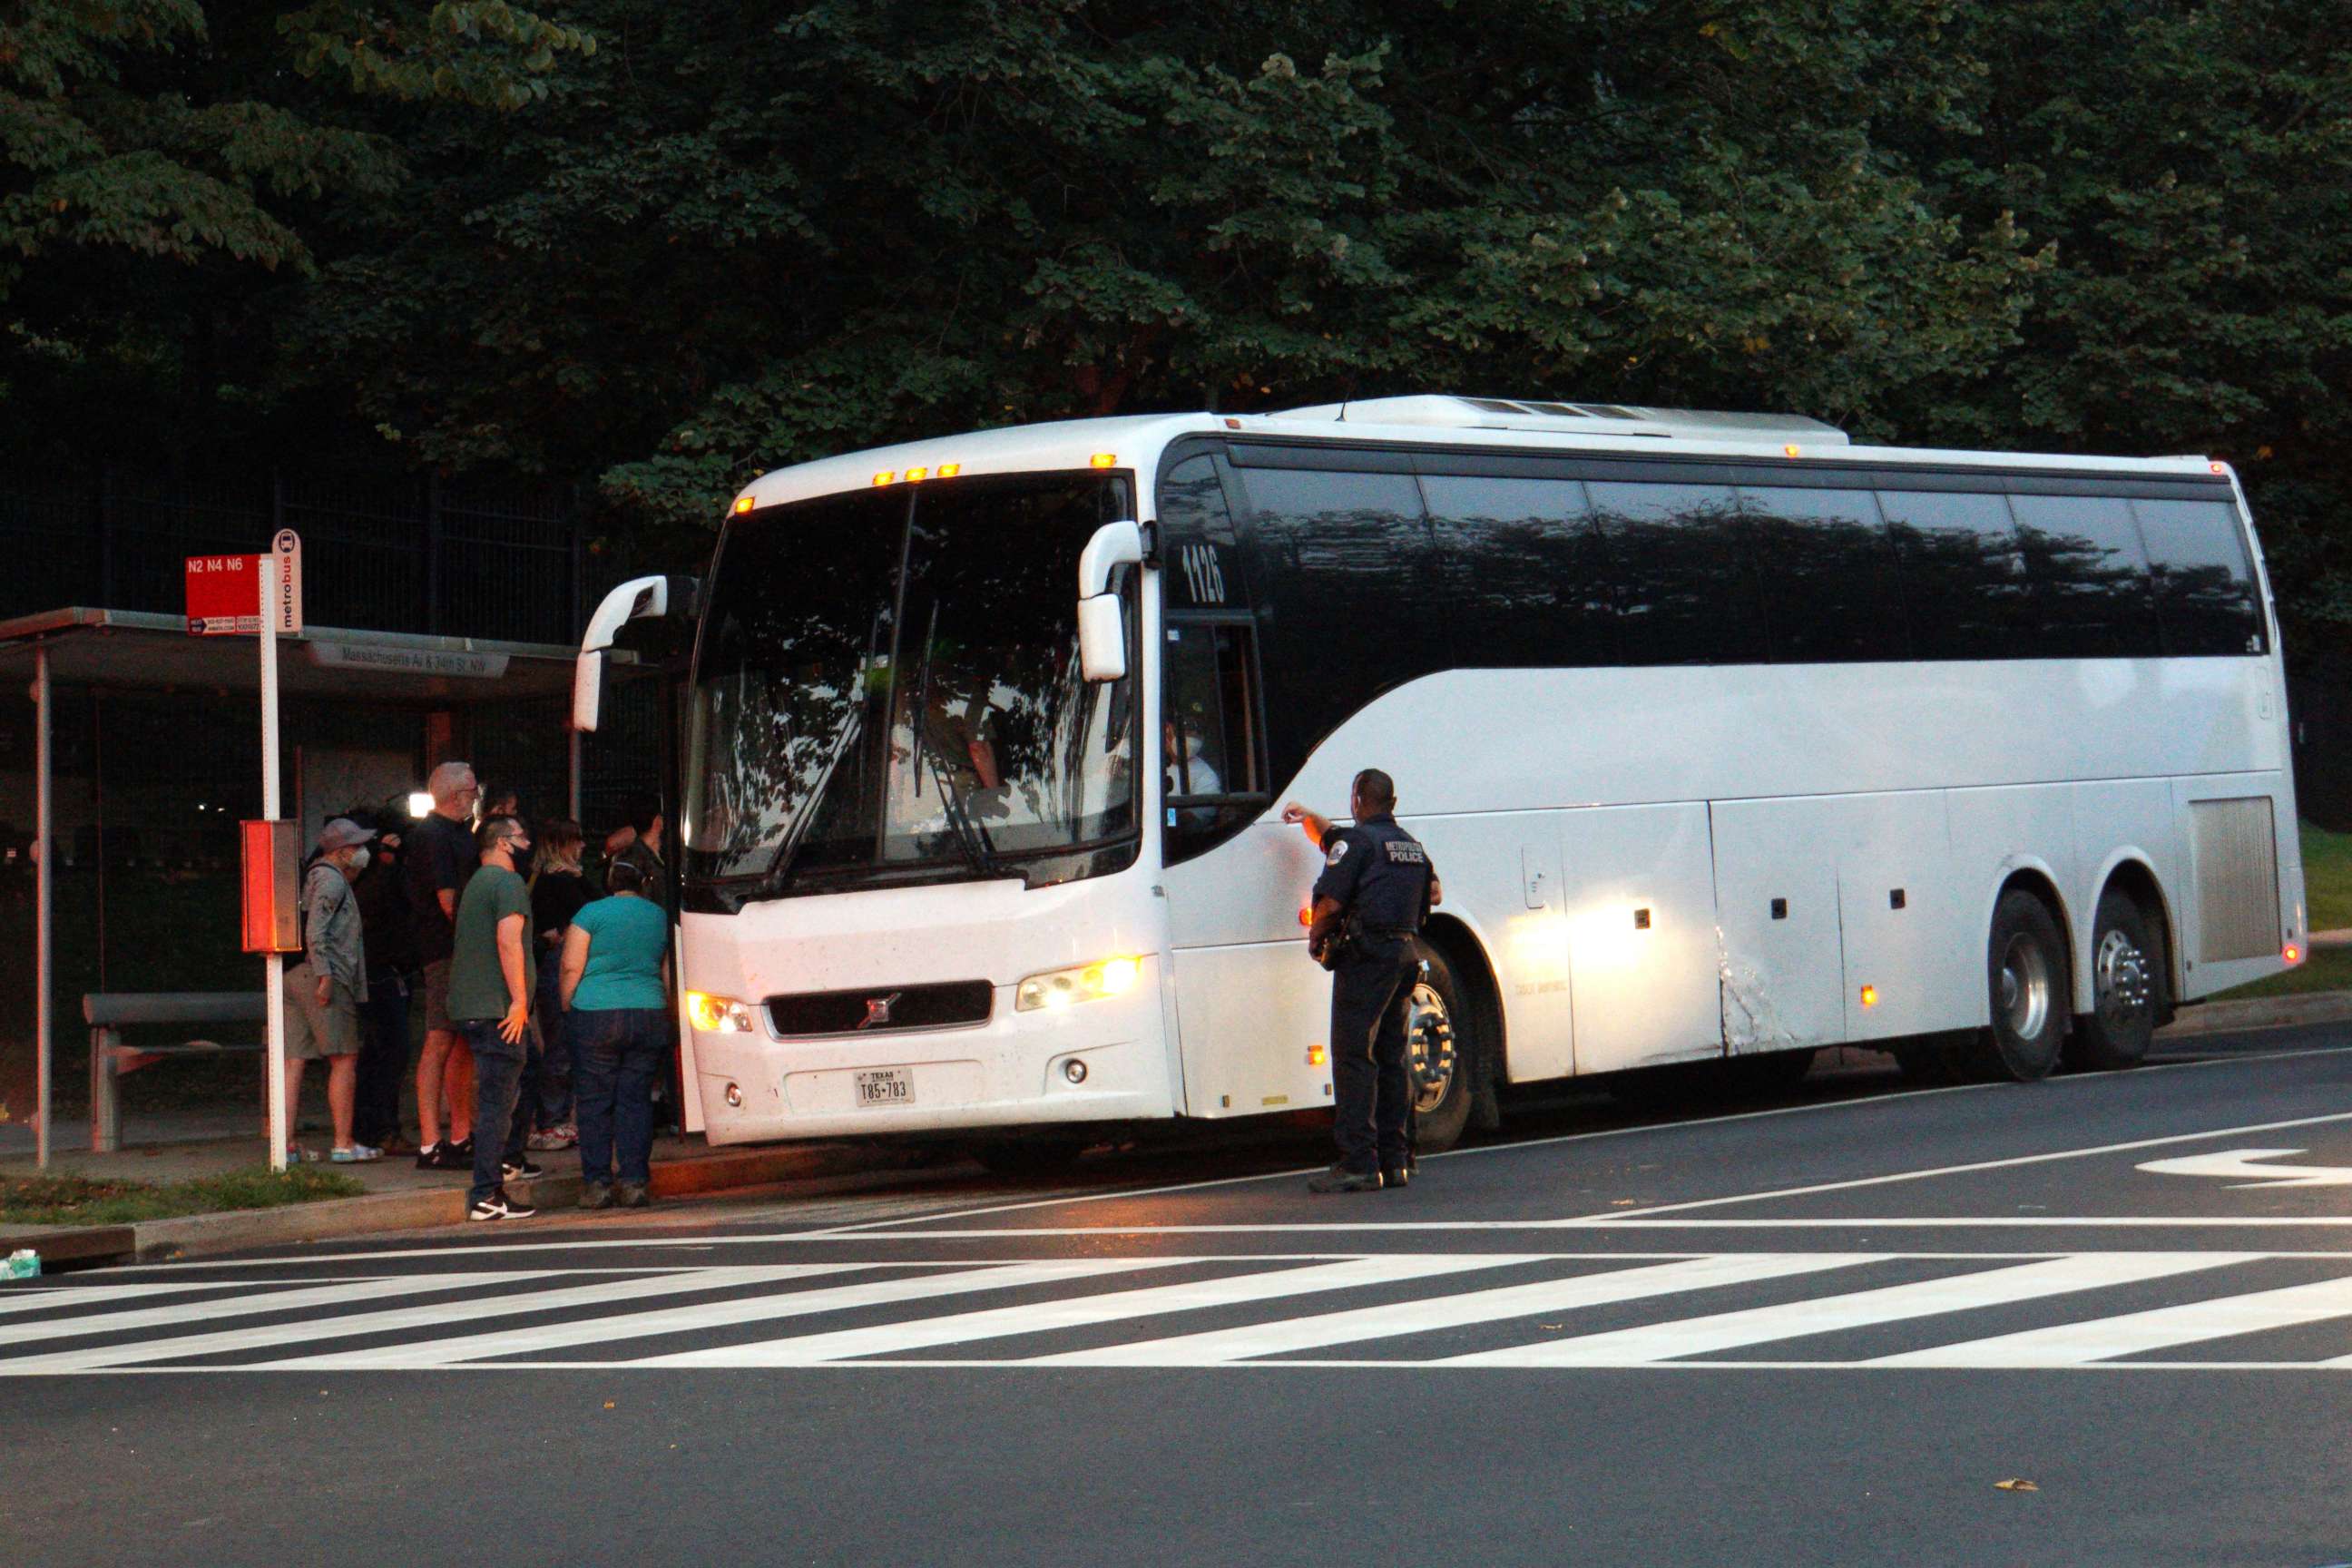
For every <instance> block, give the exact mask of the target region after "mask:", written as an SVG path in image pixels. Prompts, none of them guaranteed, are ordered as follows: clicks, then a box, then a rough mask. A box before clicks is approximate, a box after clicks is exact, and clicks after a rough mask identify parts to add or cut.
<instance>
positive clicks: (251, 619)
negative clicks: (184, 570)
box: [187, 555, 261, 637]
mask: <svg viewBox="0 0 2352 1568" xmlns="http://www.w3.org/2000/svg"><path fill="white" fill-rule="evenodd" d="M187 561H188V635H189V636H191V637H234V636H236V635H237V634H239V633H242V634H244V635H245V636H247V637H258V636H259V635H260V633H261V557H260V556H258V555H191V556H189V557H188V558H187Z"/></svg>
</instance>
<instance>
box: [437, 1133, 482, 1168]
mask: <svg viewBox="0 0 2352 1568" xmlns="http://www.w3.org/2000/svg"><path fill="white" fill-rule="evenodd" d="M441 1147H442V1148H443V1149H444V1150H446V1151H447V1152H449V1153H451V1154H453V1155H455V1156H456V1157H457V1163H458V1164H460V1165H471V1164H472V1163H474V1141H473V1140H472V1139H471V1138H467V1139H463V1140H460V1141H459V1142H455V1143H452V1142H449V1141H448V1140H447V1139H446V1138H445V1139H443V1140H442V1141H441Z"/></svg>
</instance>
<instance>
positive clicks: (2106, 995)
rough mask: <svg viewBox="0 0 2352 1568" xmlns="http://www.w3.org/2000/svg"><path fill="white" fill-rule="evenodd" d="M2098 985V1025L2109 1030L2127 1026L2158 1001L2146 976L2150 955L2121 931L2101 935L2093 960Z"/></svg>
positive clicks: (2106, 932) (2111, 931) (2153, 988)
mask: <svg viewBox="0 0 2352 1568" xmlns="http://www.w3.org/2000/svg"><path fill="white" fill-rule="evenodd" d="M2092 963H2093V964H2094V966H2095V967H2094V969H2093V973H2094V975H2095V980H2096V984H2097V1005H2098V1009H2099V1022H2100V1023H2101V1024H2103V1025H2105V1026H2108V1027H2109V1028H2110V1029H2113V1028H2116V1027H2118V1026H2124V1025H2127V1024H2129V1023H2131V1022H2132V1021H2133V1020H2134V1019H2135V1018H2137V1017H2138V1016H2140V1015H2141V1014H2142V1013H2144V1012H2145V1011H2147V1006H2148V1005H2149V1004H2150V1003H2151V1002H2153V1001H2154V1000H2155V999H2156V991H2155V987H2154V985H2153V984H2150V982H2149V978H2148V973H2147V954H2146V953H2144V952H2141V951H2140V950H2139V944H2138V943H2137V942H2133V941H2132V939H2131V938H2130V937H2128V936H2126V935H2125V934H2124V932H2122V931H2118V930H2110V931H2105V932H2104V933H2102V934H2101V936H2100V938H2099V951H2098V952H2097V954H2096V955H2095V957H2094V958H2093V960H2092Z"/></svg>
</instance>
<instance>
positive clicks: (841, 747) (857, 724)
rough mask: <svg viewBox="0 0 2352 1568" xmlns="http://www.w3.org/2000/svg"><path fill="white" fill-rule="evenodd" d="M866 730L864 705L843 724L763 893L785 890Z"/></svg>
mask: <svg viewBox="0 0 2352 1568" xmlns="http://www.w3.org/2000/svg"><path fill="white" fill-rule="evenodd" d="M865 727H866V710H865V708H864V706H863V705H862V704H861V705H860V706H858V707H856V708H852V709H851V710H849V713H848V716H847V717H846V718H845V719H843V720H842V721H841V733H839V734H838V735H836V736H835V737H834V741H833V753H832V755H830V756H828V757H826V758H825V760H824V769H823V770H822V771H821V772H819V773H818V774H817V776H816V787H815V788H814V789H812V790H811V791H809V793H808V796H807V799H806V800H805V801H804V802H803V805H802V806H801V811H800V815H799V816H795V817H794V818H793V824H792V826H790V827H788V828H786V829H785V830H784V841H783V842H782V844H779V845H777V846H776V854H775V858H773V859H772V860H770V861H769V862H768V869H767V874H766V875H765V876H764V877H763V878H762V879H761V884H760V886H761V890H762V891H763V892H766V893H774V892H777V891H779V890H780V889H782V887H783V885H784V878H785V877H786V875H787V874H788V873H790V871H791V870H792V865H793V856H795V855H797V854H798V853H800V847H801V840H802V839H803V838H805V837H808V830H809V825H810V824H811V823H813V822H814V821H815V820H816V818H817V813H819V812H820V811H822V810H823V809H824V798H825V795H827V794H828V793H829V792H830V791H831V790H832V788H833V775H834V773H835V770H836V769H838V768H839V767H840V766H841V759H842V758H844V757H845V756H847V755H848V754H849V748H850V746H851V745H852V744H853V743H854V742H856V739H857V735H858V731H861V730H863V729H864V728H865Z"/></svg>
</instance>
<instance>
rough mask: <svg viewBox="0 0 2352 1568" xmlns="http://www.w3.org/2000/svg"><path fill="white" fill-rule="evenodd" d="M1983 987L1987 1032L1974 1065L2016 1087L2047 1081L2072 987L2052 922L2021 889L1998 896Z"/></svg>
mask: <svg viewBox="0 0 2352 1568" xmlns="http://www.w3.org/2000/svg"><path fill="white" fill-rule="evenodd" d="M1985 982H1986V987H1987V990H1988V992H1989V994H1990V995H1989V999H1990V1002H1991V1005H1992V1026H1991V1027H1990V1029H1988V1030H1986V1031H1985V1038H1984V1042H1983V1047H1982V1049H1981V1051H1980V1053H1979V1060H1980V1062H1981V1065H1982V1067H1983V1068H1984V1069H1985V1071H1986V1073H1987V1075H1988V1076H1990V1077H1992V1078H1997V1079H2010V1080H2011V1081H2012V1082H2016V1083H2032V1082H2033V1081H2034V1080H2035V1079H2044V1078H2047V1077H2049V1076H2050V1073H2051V1070H2052V1069H2053V1068H2056V1067H2057V1065H2058V1054H2059V1052H2060V1050H2061V1049H2062V1048H2063V1047H2064V1045H2065V1043H2066V1026H2067V1024H2068V1021H2069V1020H2070V1018H2071V1016H2072V1006H2071V1004H2070V1002H2069V998H2070V997H2071V996H2072V995H2073V994H2074V987H2073V984H2071V982H2070V981H2069V978H2068V975H2067V970H2066V943H2065V941H2064V939H2063V938H2062V937H2061V936H2060V935H2059V934H2058V922H2057V921H2055V920H2054V919H2053V918H2052V917H2051V913H2050V910H2049V907H2048V906H2047V905H2045V904H2043V903H2042V900H2040V899H2037V898H2035V897H2034V896H2033V895H2032V893H2029V892H2027V891H2025V890H2024V889H2021V888H2019V889H2011V890H2010V891H2008V892H2006V893H2003V894H2002V895H2001V896H2000V903H1999V904H1998V905H1997V906H1995V907H1994V910H1993V916H1992V940H1991V942H1989V943H1988V944H1987V946H1986V968H1985Z"/></svg>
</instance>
